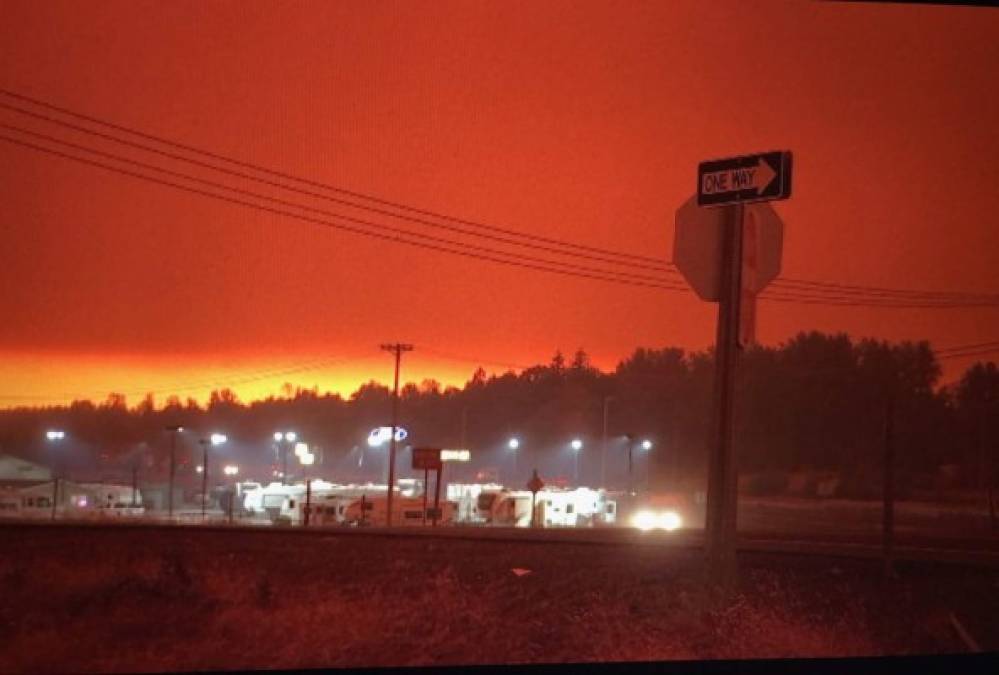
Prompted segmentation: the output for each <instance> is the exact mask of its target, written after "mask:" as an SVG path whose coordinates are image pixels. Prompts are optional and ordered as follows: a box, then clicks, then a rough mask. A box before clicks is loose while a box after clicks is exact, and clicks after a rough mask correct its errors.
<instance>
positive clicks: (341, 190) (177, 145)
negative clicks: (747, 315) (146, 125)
mask: <svg viewBox="0 0 999 675" xmlns="http://www.w3.org/2000/svg"><path fill="white" fill-rule="evenodd" d="M0 94H3V95H4V96H8V97H10V98H15V99H19V100H22V101H27V102H30V103H33V104H35V105H38V106H41V107H44V108H48V109H49V110H53V111H56V112H59V113H62V114H64V115H69V116H71V117H76V118H77V119H82V120H86V121H88V122H91V123H93V124H99V125H102V126H105V127H108V128H110V129H115V130H117V131H123V132H125V133H129V134H133V135H135V136H138V137H140V138H145V139H147V140H151V141H155V142H157V143H162V144H164V145H167V146H170V147H174V148H177V149H181V150H186V151H187V152H193V153H197V154H200V155H203V156H205V157H211V158H212V159H216V160H220V161H224V162H228V163H230V164H233V165H235V166H240V167H243V168H246V169H252V170H254V171H258V172H260V173H264V174H268V175H271V176H276V177H278V178H282V179H284V180H291V181H295V182H298V183H301V184H303V185H310V186H312V187H317V188H322V189H325V190H329V191H331V192H336V193H339V194H343V195H347V196H350V197H354V198H357V199H365V200H368V201H370V202H372V203H375V204H380V205H382V206H388V207H391V208H395V209H399V210H402V211H408V212H410V213H416V214H418V215H422V216H427V217H430V218H438V219H440V220H443V221H447V222H451V223H457V224H460V225H465V226H468V227H474V228H479V229H483V230H487V231H493V232H499V233H502V234H506V235H510V236H514V237H523V238H524V239H528V240H532V241H536V242H541V243H545V244H552V245H556V246H564V247H566V248H572V249H577V250H580V251H586V252H590V253H597V254H601V255H611V256H617V257H620V258H624V259H630V260H633V261H637V262H646V263H652V264H656V265H659V266H667V267H668V266H669V264H668V263H665V262H664V261H662V260H660V259H658V258H653V257H649V256H642V255H636V254H632V253H624V252H620V251H612V250H608V249H602V248H598V247H594V246H586V245H584V244H577V243H574V242H566V241H560V240H558V239H552V238H549V237H543V236H540V235H535V234H530V233H527V232H518V231H516V230H512V229H508V228H503V227H497V226H494V225H487V224H485V223H480V222H477V221H474V220H467V219H464V218H457V217H454V216H449V215H446V214H443V213H438V212H436V211H431V210H428V209H421V208H418V207H414V206H409V205H407V204H403V203H400V202H395V201H391V200H388V199H384V198H381V197H375V196H372V195H367V194H364V193H361V192H357V191H354V190H347V189H344V188H341V187H337V186H335V185H330V184H328V183H321V182H318V181H314V180H310V179H307V178H302V177H300V176H295V175H292V174H289V173H285V172H281V171H275V170H274V169H269V168H267V167H263V166H260V165H258V164H253V163H251V162H244V161H241V160H237V159H234V158H232V157H227V156H225V155H221V154H219V153H215V152H211V151H208V150H203V149H201V148H196V147H194V146H191V145H186V144H184V143H179V142H177V141H172V140H170V139H167V138H163V137H161V136H156V135H154V134H150V133H147V132H143V131H139V130H137V129H133V128H130V127H126V126H123V125H120V124H116V123H113V122H109V121H107V120H102V119H99V118H97V117H93V116H90V115H84V114H82V113H78V112H75V111H72V110H69V109H67V108H63V107H60V106H56V105H53V104H50V103H46V102H44V101H40V100H38V99H34V98H31V97H28V96H24V95H23V94H17V93H15V92H12V91H10V90H7V89H2V88H0ZM0 106H2V107H4V108H8V109H11V110H15V111H17V112H21V113H23V114H28V115H32V116H36V117H38V114H37V113H31V112H27V111H24V110H23V109H20V108H16V107H14V106H9V105H6V104H0ZM45 119H49V118H45ZM49 121H53V122H55V123H56V124H64V125H66V124H67V123H65V122H60V121H58V120H51V119H50V120H49ZM74 128H77V129H80V130H81V131H84V132H86V133H95V134H99V132H94V131H92V130H87V129H83V128H80V127H74ZM99 135H100V134H99ZM115 140H117V139H115ZM181 159H184V161H194V160H190V159H187V158H181ZM211 168H215V169H216V170H222V169H219V168H218V167H211ZM254 180H260V179H254ZM282 187H285V188H286V189H290V188H287V186H282ZM357 206H358V208H366V207H363V206H359V205H357ZM397 217H401V216H397Z"/></svg>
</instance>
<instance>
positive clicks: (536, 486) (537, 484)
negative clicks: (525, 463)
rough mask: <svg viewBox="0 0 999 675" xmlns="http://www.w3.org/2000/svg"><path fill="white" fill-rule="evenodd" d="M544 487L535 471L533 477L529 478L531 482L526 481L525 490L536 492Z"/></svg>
mask: <svg viewBox="0 0 999 675" xmlns="http://www.w3.org/2000/svg"><path fill="white" fill-rule="evenodd" d="M544 486H545V482H544V481H543V480H541V477H540V476H538V472H537V471H535V472H534V475H533V476H531V480H529V481H527V489H528V490H530V491H531V492H538V491H539V490H541V488H543V487H544Z"/></svg>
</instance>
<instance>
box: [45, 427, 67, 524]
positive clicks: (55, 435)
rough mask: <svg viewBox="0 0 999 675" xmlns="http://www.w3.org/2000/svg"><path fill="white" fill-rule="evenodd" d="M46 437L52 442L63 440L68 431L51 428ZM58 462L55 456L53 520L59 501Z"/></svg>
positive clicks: (53, 470) (53, 467)
mask: <svg viewBox="0 0 999 675" xmlns="http://www.w3.org/2000/svg"><path fill="white" fill-rule="evenodd" d="M45 438H47V439H48V440H49V441H51V442H52V443H55V442H57V441H61V440H63V439H64V438H66V432H65V431H60V430H55V429H52V430H49V431H46V432H45ZM56 453H58V450H56ZM57 462H58V458H54V461H53V462H52V471H51V473H52V520H55V519H56V505H57V504H58V503H59V475H58V471H57V470H56V463H57Z"/></svg>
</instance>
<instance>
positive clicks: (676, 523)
mask: <svg viewBox="0 0 999 675" xmlns="http://www.w3.org/2000/svg"><path fill="white" fill-rule="evenodd" d="M656 524H657V525H658V526H659V527H660V528H661V529H663V530H666V531H667V532H672V531H673V530H678V529H680V526H681V525H683V519H682V518H680V514H678V513H677V512H676V511H666V512H664V513H660V514H659V519H658V521H657V522H656Z"/></svg>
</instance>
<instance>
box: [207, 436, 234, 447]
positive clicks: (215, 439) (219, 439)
mask: <svg viewBox="0 0 999 675" xmlns="http://www.w3.org/2000/svg"><path fill="white" fill-rule="evenodd" d="M209 440H211V442H212V445H222V444H223V443H225V442H226V441H227V440H229V439H228V438H226V435H225V434H212V435H211V436H210V437H209Z"/></svg>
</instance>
